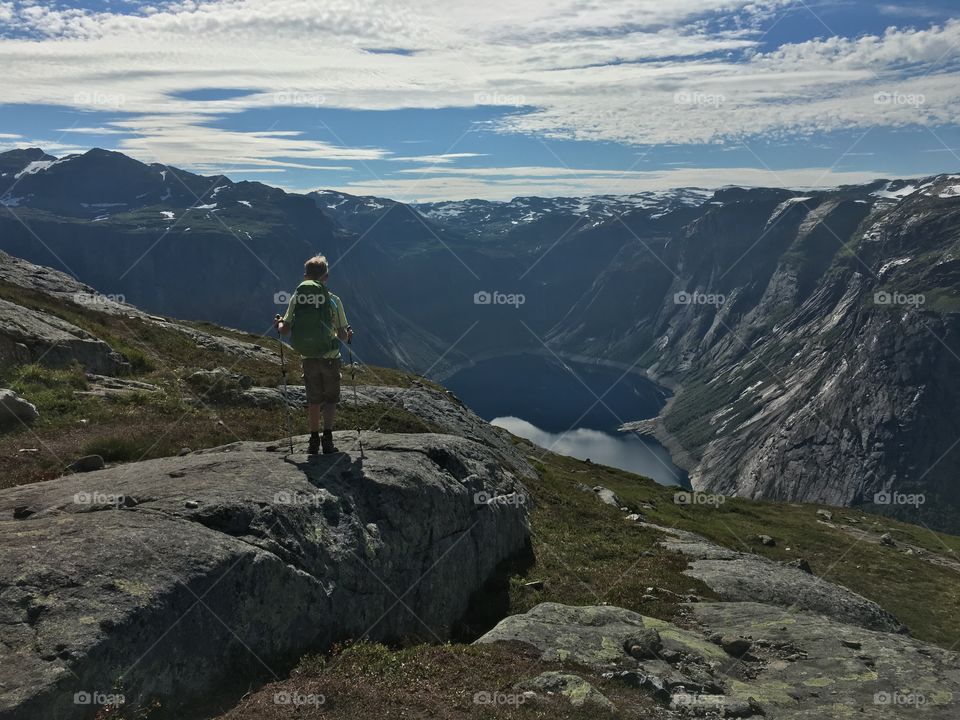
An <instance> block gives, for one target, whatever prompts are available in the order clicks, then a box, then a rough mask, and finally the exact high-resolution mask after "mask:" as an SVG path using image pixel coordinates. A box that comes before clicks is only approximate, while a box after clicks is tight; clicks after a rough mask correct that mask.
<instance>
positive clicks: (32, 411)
mask: <svg viewBox="0 0 960 720" xmlns="http://www.w3.org/2000/svg"><path fill="white" fill-rule="evenodd" d="M38 417H40V413H38V412H37V407H36V406H35V405H34V404H33V403H31V402H27V401H26V400H24V399H23V398H22V397H20V396H19V395H17V394H16V393H15V392H14V391H13V390H8V389H6V388H4V389H0V429H4V430H5V429H7V428H11V427H17V426H21V425H29V424H30V423H32V422H33V421H34V420H36V419H37V418H38Z"/></svg>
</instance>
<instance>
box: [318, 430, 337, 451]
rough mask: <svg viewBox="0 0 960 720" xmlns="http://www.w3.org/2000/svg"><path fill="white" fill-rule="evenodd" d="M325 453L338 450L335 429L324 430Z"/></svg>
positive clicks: (323, 443)
mask: <svg viewBox="0 0 960 720" xmlns="http://www.w3.org/2000/svg"><path fill="white" fill-rule="evenodd" d="M322 445H323V454H324V455H330V454H331V453H335V452H337V448H336V446H335V445H334V444H333V431H332V430H324V431H323V441H322Z"/></svg>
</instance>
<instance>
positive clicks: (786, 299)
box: [553, 178, 960, 526]
mask: <svg viewBox="0 0 960 720" xmlns="http://www.w3.org/2000/svg"><path fill="white" fill-rule="evenodd" d="M953 183H955V179H951V178H940V179H935V180H932V181H928V182H927V183H925V184H923V185H922V187H921V188H919V189H917V190H916V191H914V192H912V193H910V194H909V195H907V196H906V197H904V198H903V199H901V200H899V201H891V200H883V199H879V198H876V197H872V202H868V201H867V200H866V199H865V198H864V196H863V193H862V192H861V191H857V192H848V193H843V192H838V193H833V194H820V195H818V196H815V197H810V198H795V197H794V198H791V197H787V196H785V195H784V194H783V193H778V192H775V191H736V193H735V194H732V195H731V196H729V197H727V198H726V202H724V203H723V204H721V205H719V206H717V207H716V208H715V209H713V210H710V211H708V212H706V213H705V214H704V215H703V216H702V217H701V218H699V219H698V220H696V221H695V222H693V223H690V224H689V225H687V226H686V228H685V229H684V232H683V233H682V234H681V235H680V236H679V237H677V238H674V239H672V240H671V241H670V242H665V243H663V244H662V245H661V246H659V247H656V246H652V245H650V246H649V247H643V245H644V243H640V242H638V243H637V247H636V248H634V249H632V250H631V251H630V252H629V254H628V256H627V257H626V258H624V259H623V261H621V262H619V263H617V264H616V266H615V267H613V268H611V269H610V270H609V271H608V272H607V273H606V274H605V275H603V276H601V278H600V279H598V281H597V283H595V286H594V288H593V291H592V293H593V294H592V296H591V297H589V299H587V300H583V301H581V303H580V307H579V308H577V309H575V310H574V311H573V312H571V313H570V315H569V316H568V318H565V320H564V321H563V322H562V323H560V324H559V325H558V326H557V328H556V329H555V330H554V336H553V337H554V342H555V343H557V344H560V345H563V346H564V347H570V348H574V349H576V348H578V347H586V346H587V344H588V340H587V339H586V338H585V335H586V333H587V332H591V333H593V334H596V328H598V327H603V325H602V319H601V317H600V316H601V315H605V316H607V317H610V315H609V313H607V312H606V310H605V308H604V303H606V304H607V305H610V304H612V303H614V302H615V299H616V297H618V296H619V295H620V294H622V292H623V285H624V282H625V280H626V278H628V277H636V276H637V275H640V276H644V277H648V276H647V275H646V274H645V271H649V273H650V274H649V277H650V281H649V282H648V283H647V286H648V287H651V286H658V290H657V292H659V293H660V299H659V302H657V303H656V304H655V305H654V306H653V307H651V306H650V305H647V306H646V312H643V311H642V309H641V312H638V313H627V316H628V317H627V318H623V319H622V320H621V325H620V327H617V328H610V327H609V323H608V324H607V330H608V332H610V335H611V340H610V341H609V343H608V347H609V354H610V355H613V356H620V357H622V358H623V360H626V359H627V358H629V357H633V358H634V361H636V362H637V363H638V365H640V366H646V367H649V368H650V369H651V371H652V372H653V373H654V374H656V375H659V376H661V377H667V378H670V379H672V380H673V381H675V382H676V383H678V384H679V391H678V394H677V397H676V398H675V399H674V401H673V402H672V403H670V405H669V406H668V408H667V409H666V411H665V413H664V415H663V417H662V418H661V419H660V422H659V423H658V430H659V432H660V434H661V436H663V437H664V438H665V439H669V440H671V441H673V442H674V443H678V444H679V445H681V446H682V447H683V449H684V450H686V451H687V454H688V457H687V465H688V466H689V469H690V471H691V479H692V481H693V483H694V485H695V486H696V487H699V488H703V489H707V490H712V491H716V492H723V493H728V494H737V495H742V496H748V497H765V498H777V499H783V500H806V501H813V502H827V503H832V504H857V503H863V502H873V500H874V495H875V494H877V493H884V492H891V493H902V494H909V493H926V494H927V503H926V507H925V508H924V510H925V512H926V514H927V520H928V521H929V520H930V518H931V517H933V518H936V517H937V513H936V511H935V512H933V513H931V512H930V510H931V506H932V505H937V504H949V505H956V504H957V502H958V491H957V488H956V487H955V484H954V483H953V482H952V478H953V477H955V475H956V471H957V467H958V463H960V454H958V453H956V451H955V448H954V447H953V443H955V441H956V439H957V438H958V437H960V426H958V424H957V422H956V419H955V415H954V414H953V412H952V410H951V408H953V407H955V406H956V401H957V399H958V394H960V384H958V381H957V379H956V377H957V373H956V371H957V369H958V367H960V341H958V338H957V330H958V326H957V315H956V313H955V311H956V309H957V308H958V307H960V296H958V294H957V287H958V280H960V278H958V275H957V269H958V265H957V247H958V240H960V229H958V225H957V221H958V220H960V208H958V203H957V200H956V197H955V196H954V194H953V191H952V190H951V188H953V187H954V186H953ZM881 192H883V191H881ZM718 197H719V195H718ZM658 266H659V267H658ZM667 283H669V284H668V285H667ZM664 285H667V287H666V290H665V291H662V292H661V291H660V290H659V288H662V287H663V286H664ZM691 298H692V300H691ZM598 307H599V309H597V308H598ZM588 329H589V330H588ZM644 345H647V347H646V348H644ZM646 425H647V426H649V425H650V424H649V423H648V424H646ZM667 435H669V438H667ZM888 509H898V510H900V511H909V510H910V509H911V508H909V507H899V508H888ZM948 514H949V513H947V512H944V514H943V516H942V517H939V518H938V519H937V522H941V524H945V525H947V526H949V525H952V523H953V521H952V520H951V519H949V518H948Z"/></svg>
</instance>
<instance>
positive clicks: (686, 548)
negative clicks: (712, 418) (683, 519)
mask: <svg viewBox="0 0 960 720" xmlns="http://www.w3.org/2000/svg"><path fill="white" fill-rule="evenodd" d="M644 525H645V526H646V527H650V528H654V529H656V530H659V531H661V532H663V533H665V537H664V539H663V540H662V541H661V543H660V544H661V545H663V546H664V547H666V548H667V549H669V550H674V551H676V552H679V553H682V554H683V555H685V556H686V557H687V558H690V559H691V563H690V566H689V567H688V568H687V570H686V571H685V572H684V574H685V575H689V576H690V577H694V578H696V579H698V580H701V581H702V582H703V583H704V584H705V585H707V586H708V587H709V588H710V589H711V590H713V591H714V592H715V593H717V595H718V596H719V597H721V598H723V599H724V600H734V601H755V602H762V603H766V604H768V605H774V606H776V607H780V608H785V609H786V610H787V611H788V612H791V613H792V612H794V611H797V610H809V611H812V612H816V613H819V614H821V615H825V616H827V617H830V618H833V619H834V620H837V621H839V622H844V623H848V624H851V625H859V626H860V627H864V628H868V629H870V630H883V631H885V632H895V633H902V632H906V627H904V625H903V623H901V622H900V621H899V620H897V619H896V618H895V617H893V615H891V614H890V613H888V612H887V611H886V610H884V609H883V608H881V607H880V606H879V605H877V604H876V603H875V602H873V601H872V600H868V599H867V598H865V597H863V596H862V595H858V594H857V593H855V592H853V591H852V590H848V589H847V588H845V587H843V586H842V585H837V584H835V583H832V582H830V581H828V580H824V579H823V578H819V577H816V576H815V575H812V574H811V573H808V572H805V571H804V570H803V569H802V568H801V567H800V566H799V565H798V566H797V567H793V566H790V565H784V564H780V563H776V562H773V561H772V560H768V559H767V558H764V557H761V556H760V555H754V554H753V553H744V552H736V551H734V550H730V549H728V548H725V547H721V546H719V545H716V544H714V543H711V542H709V541H708V540H706V539H705V538H703V537H701V536H699V535H697V534H695V533H691V532H687V531H684V530H677V529H676V528H666V527H661V526H659V525H653V524H650V523H644Z"/></svg>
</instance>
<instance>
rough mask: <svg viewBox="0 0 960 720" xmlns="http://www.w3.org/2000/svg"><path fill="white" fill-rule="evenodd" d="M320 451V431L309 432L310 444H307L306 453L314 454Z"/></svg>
mask: <svg viewBox="0 0 960 720" xmlns="http://www.w3.org/2000/svg"><path fill="white" fill-rule="evenodd" d="M318 452H320V433H311V434H310V444H309V445H307V454H308V455H316V454H317V453H318Z"/></svg>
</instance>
